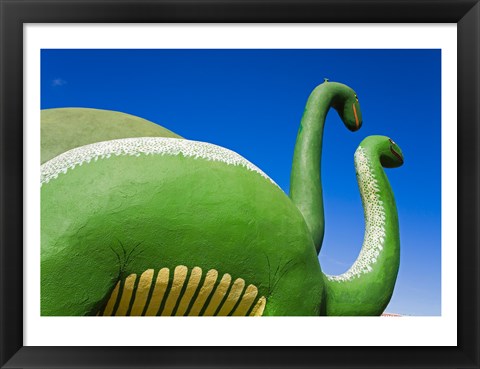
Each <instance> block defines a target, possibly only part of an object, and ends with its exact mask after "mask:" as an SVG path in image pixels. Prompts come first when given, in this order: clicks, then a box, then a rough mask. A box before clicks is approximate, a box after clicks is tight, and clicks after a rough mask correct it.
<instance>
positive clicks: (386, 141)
mask: <svg viewBox="0 0 480 369" xmlns="http://www.w3.org/2000/svg"><path fill="white" fill-rule="evenodd" d="M361 145H362V146H363V147H365V148H371V149H375V150H376V151H377V152H378V153H379V157H380V164H382V166H383V167H384V168H397V167H399V166H401V165H402V164H403V161H404V159H403V153H402V149H400V147H399V146H398V145H397V144H396V143H395V142H394V141H393V140H392V139H391V138H389V137H387V136H369V137H367V138H366V139H365V140H363V141H362V143H361Z"/></svg>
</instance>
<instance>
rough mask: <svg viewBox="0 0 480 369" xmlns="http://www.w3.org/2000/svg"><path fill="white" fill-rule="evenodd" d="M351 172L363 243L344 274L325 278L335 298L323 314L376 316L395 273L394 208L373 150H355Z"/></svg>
mask: <svg viewBox="0 0 480 369" xmlns="http://www.w3.org/2000/svg"><path fill="white" fill-rule="evenodd" d="M355 169H356V172H357V180H358V186H359V189H360V195H361V198H362V203H363V209H364V215H365V235H364V241H363V246H362V249H361V251H360V254H359V256H358V258H357V260H356V261H355V263H354V264H353V265H352V267H351V268H350V269H349V270H348V271H347V272H345V273H343V274H341V275H338V276H326V277H327V285H328V288H329V291H328V294H329V295H331V296H336V301H333V299H332V300H328V302H327V315H380V314H381V313H382V312H383V310H384V309H385V307H386V306H387V304H388V302H389V301H390V298H391V296H392V293H393V288H394V286H395V281H396V278H397V273H398V267H399V262H400V239H399V230H398V215H397V209H396V206H395V199H394V196H393V192H392V189H391V187H390V183H389V181H388V178H387V176H386V174H385V171H384V169H383V168H382V166H381V164H380V159H379V157H378V154H377V153H376V152H375V149H374V148H363V147H362V146H360V147H359V148H358V149H357V151H356V152H355ZM365 286H371V288H370V287H369V288H368V289H365ZM327 298H328V297H327ZM359 310H360V312H361V314H359Z"/></svg>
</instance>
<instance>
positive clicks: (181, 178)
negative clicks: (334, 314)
mask: <svg viewBox="0 0 480 369" xmlns="http://www.w3.org/2000/svg"><path fill="white" fill-rule="evenodd" d="M151 140H156V141H150V140H148V142H147V144H151V143H152V142H153V143H156V145H157V146H155V147H157V149H158V147H159V145H160V148H162V147H163V148H165V147H164V146H165V145H167V146H168V145H170V148H168V150H166V149H164V150H163V151H162V150H160V151H158V152H153V153H152V152H145V151H141V150H140V151H138V148H137V149H136V150H137V151H129V150H132V148H131V143H132V142H129V141H128V140H119V141H122V142H123V143H125V142H127V144H124V145H123V146H122V145H120V146H118V145H117V147H115V148H114V150H113V151H112V149H109V150H110V152H105V151H103V152H102V151H101V150H102V147H99V146H98V144H97V145H89V146H91V147H90V148H89V150H90V152H93V154H89V155H90V156H88V155H87V156H85V153H83V154H82V153H81V152H75V150H72V152H69V153H67V154H68V155H66V156H65V157H63V158H60V159H59V160H57V162H53V161H50V162H47V163H46V164H48V165H49V166H48V167H47V166H45V167H44V168H42V182H43V183H42V190H41V191H42V193H41V203H42V204H41V206H42V214H41V223H42V224H41V226H42V230H41V232H42V283H41V286H42V297H41V298H42V314H43V315H90V314H93V315H95V314H97V313H100V314H101V315H103V314H105V315H129V314H130V315H142V314H143V315H145V314H146V315H162V314H165V315H174V314H178V315H189V314H192V315H201V314H203V315H235V312H237V313H238V314H240V313H242V314H240V315H252V312H253V311H254V307H255V306H256V304H260V305H262V302H261V301H264V302H263V304H264V309H265V310H264V312H265V315H271V314H275V315H315V314H316V313H317V312H318V309H319V306H320V305H321V302H322V297H321V296H323V284H322V282H321V281H322V278H321V271H320V266H319V264H318V259H317V257H316V252H315V249H314V246H313V244H312V241H311V238H310V236H309V233H308V230H307V228H306V225H305V222H304V220H303V218H302V216H301V214H300V212H299V211H298V210H297V209H296V208H295V206H294V205H293V204H292V203H291V202H290V200H289V198H288V197H287V196H286V195H285V194H284V193H283V192H282V191H281V189H280V188H278V186H276V185H275V184H274V183H272V181H271V180H270V179H269V178H268V177H267V176H266V175H264V174H263V173H262V172H261V171H259V170H258V168H256V167H254V166H253V165H252V164H250V163H248V162H247V161H246V160H245V159H243V158H241V157H240V156H238V155H237V154H235V153H232V152H230V151H228V150H225V149H221V148H218V147H216V146H214V147H213V148H212V147H210V146H213V145H208V144H201V145H198V146H197V147H195V143H194V144H192V145H191V146H193V148H192V147H190V146H188V145H187V146H186V148H183V149H182V148H180V149H179V148H178V145H176V144H177V143H181V144H182V145H183V144H185V140H175V139H158V138H155V139H151ZM111 142H113V141H111ZM187 142H188V141H187ZM133 143H134V144H137V145H138V141H133ZM161 144H163V145H164V146H161ZM172 145H173V148H172ZM92 150H93V151H92ZM115 150H117V151H115ZM175 150H176V151H175ZM209 150H210V151H209ZM222 150H225V151H222ZM64 155H65V154H64ZM82 155H83V157H82ZM79 157H80V159H79ZM57 158H59V157H57ZM57 158H56V159H57ZM52 168H53V169H52ZM196 268H197V269H196ZM162 270H163V272H162ZM182 270H184V271H186V272H185V273H186V274H185V276H184V277H185V278H184V281H183V284H182V286H181V287H178V288H176V289H172V288H173V287H175V283H174V282H175V280H176V281H177V284H178V283H180V282H179V281H180V280H181V279H179V278H180V277H181V275H182V274H181V271H182ZM194 270H196V271H197V273H198V272H199V270H200V271H201V277H200V278H199V279H198V285H197V288H196V289H195V291H193V292H192V291H191V290H192V289H193V287H192V285H191V287H190V289H189V288H188V286H189V284H190V281H191V279H192V278H194V273H193V271H194ZM213 270H214V271H215V272H216V273H217V276H218V278H216V279H215V282H214V283H213V284H212V293H211V295H208V297H207V300H206V301H205V302H204V304H203V305H201V307H200V303H199V304H197V305H195V301H196V299H197V298H198V295H199V294H200V291H201V289H202V286H204V285H205V283H206V280H207V274H208V273H210V272H211V271H213ZM149 271H150V272H149ZM152 271H153V272H152ZM166 271H168V273H169V276H168V278H167V279H165V281H166V282H165V281H164V287H165V291H164V293H163V297H162V300H161V301H160V303H159V305H158V309H157V310H156V311H155V307H156V306H157V305H152V301H154V300H155V299H157V300H159V299H160V294H159V293H158V294H156V293H154V290H155V288H157V289H158V291H161V289H162V288H163V287H161V286H159V287H157V285H156V284H155V286H154V278H155V281H156V280H158V278H159V277H158V276H161V275H162V274H161V273H167V272H166ZM177 272H178V273H180V274H178V273H177ZM145 273H146V274H145ZM212 273H213V272H212ZM150 274H152V275H151V277H152V278H151V283H150V285H149V289H148V293H147V292H145V291H144V292H142V293H143V295H142V293H140V292H139V289H138V288H139V287H138V286H140V287H141V286H142V285H147V284H148V283H147V282H146V281H147V280H148V278H149V276H150ZM177 274H178V276H177V277H178V278H177V279H175V275H177ZM227 275H228V276H230V278H231V280H230V281H229V283H228V286H225V284H226V282H224V284H223V286H224V288H223V290H224V292H225V293H224V294H223V295H222V296H217V298H216V299H217V300H219V301H217V302H218V305H212V307H211V308H210V309H209V308H208V305H209V303H210V301H211V300H212V299H213V296H214V295H215V293H216V291H217V290H219V288H220V286H221V285H222V280H223V278H224V277H225V276H227ZM225 278H227V277H225ZM119 281H120V283H119ZM132 281H133V282H132ZM127 282H128V283H127ZM141 282H142V283H141ZM194 282H195V279H194V280H193V281H192V284H193V283H194ZM155 283H156V282H155ZM129 285H130V287H128V286H129ZM240 285H243V287H242V289H241V291H239V289H240ZM117 286H118V287H117ZM125 286H127V288H126V287H125ZM249 286H252V287H250V290H249V291H248V292H249V293H248V294H247V289H248V288H249ZM234 287H235V288H234ZM116 288H118V290H117V298H116V299H114V300H115V301H114V302H111V303H110V305H112V304H113V307H112V309H111V310H110V308H109V309H107V307H108V306H109V305H108V303H109V301H110V300H111V299H113V296H114V294H115V289H116ZM146 288H147V287H144V288H143V289H144V290H145V289H146ZM253 288H255V291H256V295H255V296H256V297H255V299H254V300H255V301H253V300H252V301H251V305H250V306H249V308H248V309H246V308H245V307H243V308H242V309H238V306H240V305H241V304H242V301H244V300H243V299H244V298H246V297H245V296H247V297H248V296H251V293H252V290H253ZM141 289H142V288H141ZM129 290H131V293H130V297H129ZM172 291H176V292H172ZM189 291H190V292H189ZM219 291H220V290H219ZM231 291H233V292H231ZM187 292H188V293H187ZM172 293H173V294H172ZM177 293H178V295H175V294H177ZM189 293H192V295H191V296H190V297H188V296H189V295H188V294H189ZM219 293H220V292H219ZM230 293H232V296H231V298H230V300H228V296H230ZM122 296H124V297H122ZM141 296H143V297H141ZM175 296H176V297H175ZM234 297H237V299H236V300H235V302H233V299H234ZM122 298H123V299H124V300H125V301H124V303H123V304H122ZM187 298H190V299H191V300H190V301H189V303H188V304H187V303H186V300H185V299H187ZM142 299H143V300H142ZM127 300H128V304H127V302H126V301H127ZM173 300H175V301H173ZM247 300H248V299H247ZM136 301H138V302H137V303H136ZM142 301H143V302H144V303H143V305H142V303H141V302H142ZM182 301H183V302H184V303H183V305H182ZM215 301H216V300H215ZM227 301H229V302H228V304H227V305H226V306H225V303H226V302H227ZM248 301H250V300H248ZM248 301H247V302H248ZM265 301H266V304H265ZM167 302H168V304H167ZM200 302H201V300H200ZM247 302H244V303H243V305H246V304H247ZM150 305H152V308H151V309H150ZM180 306H182V307H181V308H180ZM120 307H121V308H120ZM149 309H150V310H149ZM262 309H263V308H260V307H259V308H258V309H257V310H255V314H257V313H259V312H261V311H263V310H262ZM183 310H184V311H183ZM140 311H141V312H140ZM132 312H133V314H132ZM147 313H148V314H147ZM255 314H253V315H255Z"/></svg>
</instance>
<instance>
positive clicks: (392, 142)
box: [388, 138, 396, 145]
mask: <svg viewBox="0 0 480 369" xmlns="http://www.w3.org/2000/svg"><path fill="white" fill-rule="evenodd" d="M388 141H390V143H391V144H392V145H396V143H395V142H394V141H393V140H392V139H391V138H389V139H388Z"/></svg>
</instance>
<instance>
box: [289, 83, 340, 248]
mask: <svg viewBox="0 0 480 369" xmlns="http://www.w3.org/2000/svg"><path fill="white" fill-rule="evenodd" d="M328 84H329V83H328V82H325V83H323V84H321V85H319V86H318V87H317V88H315V89H314V90H313V91H312V93H311V94H310V97H309V98H308V101H307V105H306V107H305V111H304V113H303V117H302V121H301V123H300V129H299V131H298V135H297V141H296V144H295V151H294V154H293V164H292V171H291V175H290V198H291V199H292V201H293V203H294V204H295V205H296V206H297V208H298V209H299V210H300V211H301V213H302V214H303V217H304V218H305V222H306V224H307V226H308V228H309V230H310V233H311V235H312V238H313V242H314V244H315V248H316V249H317V253H319V252H320V248H321V246H322V242H323V236H324V232H325V220H324V210H323V194H322V186H321V167H320V163H321V159H322V143H323V128H324V125H325V117H326V116H327V113H328V110H329V109H330V107H331V106H332V102H333V100H334V97H335V96H334V92H333V91H331V89H329V88H328Z"/></svg>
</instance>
